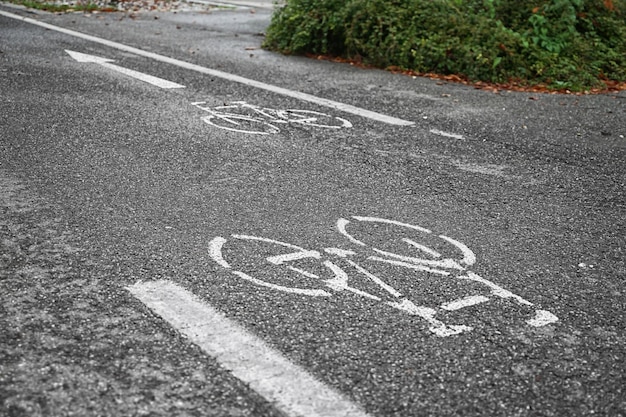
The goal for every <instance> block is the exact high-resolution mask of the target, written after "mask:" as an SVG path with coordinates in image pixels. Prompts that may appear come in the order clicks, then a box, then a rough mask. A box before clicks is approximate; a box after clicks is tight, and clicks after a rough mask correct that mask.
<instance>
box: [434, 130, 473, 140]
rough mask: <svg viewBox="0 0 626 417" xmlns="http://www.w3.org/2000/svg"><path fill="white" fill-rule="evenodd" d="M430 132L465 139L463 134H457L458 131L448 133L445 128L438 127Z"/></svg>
mask: <svg viewBox="0 0 626 417" xmlns="http://www.w3.org/2000/svg"><path fill="white" fill-rule="evenodd" d="M430 133H433V134H435V135H439V136H444V137H446V138H453V139H465V138H464V137H463V135H457V134H456V133H448V132H444V131H443V130H438V129H431V130H430Z"/></svg>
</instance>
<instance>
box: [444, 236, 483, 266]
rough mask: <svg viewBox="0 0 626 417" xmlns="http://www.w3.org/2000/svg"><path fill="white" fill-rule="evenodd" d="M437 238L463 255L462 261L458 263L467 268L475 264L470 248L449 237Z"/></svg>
mask: <svg viewBox="0 0 626 417" xmlns="http://www.w3.org/2000/svg"><path fill="white" fill-rule="evenodd" d="M439 237H440V238H442V239H443V240H445V241H446V242H448V243H450V244H452V245H454V246H456V247H457V248H459V249H460V251H461V253H463V259H461V260H460V261H459V262H460V263H463V264H465V265H467V266H472V265H474V264H475V263H476V255H475V254H474V252H473V251H472V250H471V249H470V248H468V247H467V246H465V245H464V244H462V243H461V242H459V241H458V240H455V239H452V238H451V237H448V236H444V235H439Z"/></svg>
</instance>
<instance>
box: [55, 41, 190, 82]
mask: <svg viewBox="0 0 626 417" xmlns="http://www.w3.org/2000/svg"><path fill="white" fill-rule="evenodd" d="M65 52H67V53H68V54H69V55H70V56H71V57H72V58H74V59H75V60H76V61H78V62H84V63H91V64H98V65H100V66H102V67H104V68H108V69H110V70H113V71H117V72H119V73H121V74H124V75H127V76H129V77H132V78H136V79H138V80H140V81H143V82H146V83H149V84H152V85H154V86H157V87H159V88H185V86H184V85H181V84H177V83H174V82H172V81H168V80H164V79H163V78H159V77H155V76H153V75H148V74H144V73H143V72H139V71H135V70H131V69H128V68H124V67H120V66H119V65H115V64H112V63H111V62H114V61H113V60H112V59H108V58H102V57H99V56H95V55H88V54H83V53H80V52H74V51H69V50H67V49H66V50H65Z"/></svg>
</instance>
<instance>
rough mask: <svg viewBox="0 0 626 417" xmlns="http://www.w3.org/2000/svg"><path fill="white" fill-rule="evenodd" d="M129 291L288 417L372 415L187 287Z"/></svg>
mask: <svg viewBox="0 0 626 417" xmlns="http://www.w3.org/2000/svg"><path fill="white" fill-rule="evenodd" d="M127 289H128V291H130V292H131V293H132V294H133V295H134V296H135V297H136V298H138V299H139V300H141V302H143V303H144V304H145V305H146V306H148V307H149V308H150V309H151V310H152V311H154V312H155V313H156V314H158V315H159V316H161V317H162V318H163V319H164V320H165V321H167V322H168V323H170V324H171V325H172V326H173V327H174V328H175V329H177V330H178V331H179V332H181V333H182V334H184V335H185V336H186V337H188V338H189V339H190V340H191V341H192V342H193V343H195V344H197V345H198V346H200V348H202V350H204V351H205V352H206V353H207V354H209V355H211V356H213V357H214V358H216V359H217V361H218V362H219V363H220V364H221V365H222V366H223V367H225V368H226V369H228V370H230V371H231V372H232V373H233V375H234V376H235V377H237V378H239V379H240V380H242V381H244V382H245V383H246V384H249V386H250V387H251V388H252V389H253V390H255V391H256V392H258V393H259V394H261V395H262V396H263V397H265V398H266V399H267V400H269V401H270V402H272V403H273V404H274V405H275V406H276V407H277V408H278V409H280V410H281V411H283V412H284V413H286V414H287V415H288V416H294V417H295V416H299V417H317V416H319V417H347V416H349V417H366V416H368V414H366V413H365V412H364V411H363V410H361V409H360V408H359V407H358V406H357V405H356V404H354V403H352V402H351V401H349V400H348V399H346V398H345V397H344V396H343V395H342V394H340V393H339V392H337V391H335V390H334V389H332V388H330V387H328V386H327V385H325V384H324V383H322V382H320V381H318V380H317V379H316V378H314V377H313V376H312V375H311V374H309V373H308V372H307V371H305V370H304V369H302V368H300V367H299V366H297V365H295V364H293V363H291V362H290V361H289V360H288V359H287V358H285V357H284V356H282V355H281V354H280V352H278V351H276V350H274V349H273V348H271V347H270V346H268V345H267V344H266V343H264V342H263V341H262V340H261V339H259V338H258V337H256V336H254V335H253V334H251V333H249V332H248V331H246V330H245V329H244V328H243V327H242V326H240V325H239V324H237V323H236V322H234V321H232V320H230V319H228V318H227V317H225V316H224V315H223V314H222V313H220V312H219V311H217V310H216V309H214V308H213V307H211V306H209V305H207V304H205V303H204V302H202V301H201V300H200V299H198V298H197V297H195V296H194V295H193V294H192V293H190V292H188V291H186V290H185V289H184V288H181V287H179V286H178V285H176V284H174V283H172V282H170V281H156V282H138V283H136V284H135V285H133V286H131V287H128V288H127Z"/></svg>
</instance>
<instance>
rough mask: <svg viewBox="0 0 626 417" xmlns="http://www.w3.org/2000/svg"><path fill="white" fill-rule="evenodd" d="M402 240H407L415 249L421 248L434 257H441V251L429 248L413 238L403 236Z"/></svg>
mask: <svg viewBox="0 0 626 417" xmlns="http://www.w3.org/2000/svg"><path fill="white" fill-rule="evenodd" d="M402 241H403V242H405V243H408V244H409V245H411V246H413V247H414V248H415V249H419V250H421V251H422V252H425V253H426V254H428V255H430V256H432V257H433V258H441V254H440V253H439V252H437V251H435V250H433V249H431V248H429V247H428V246H424V245H421V244H419V243H417V242H416V241H414V240H411V239H409V238H406V237H405V238H402Z"/></svg>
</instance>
